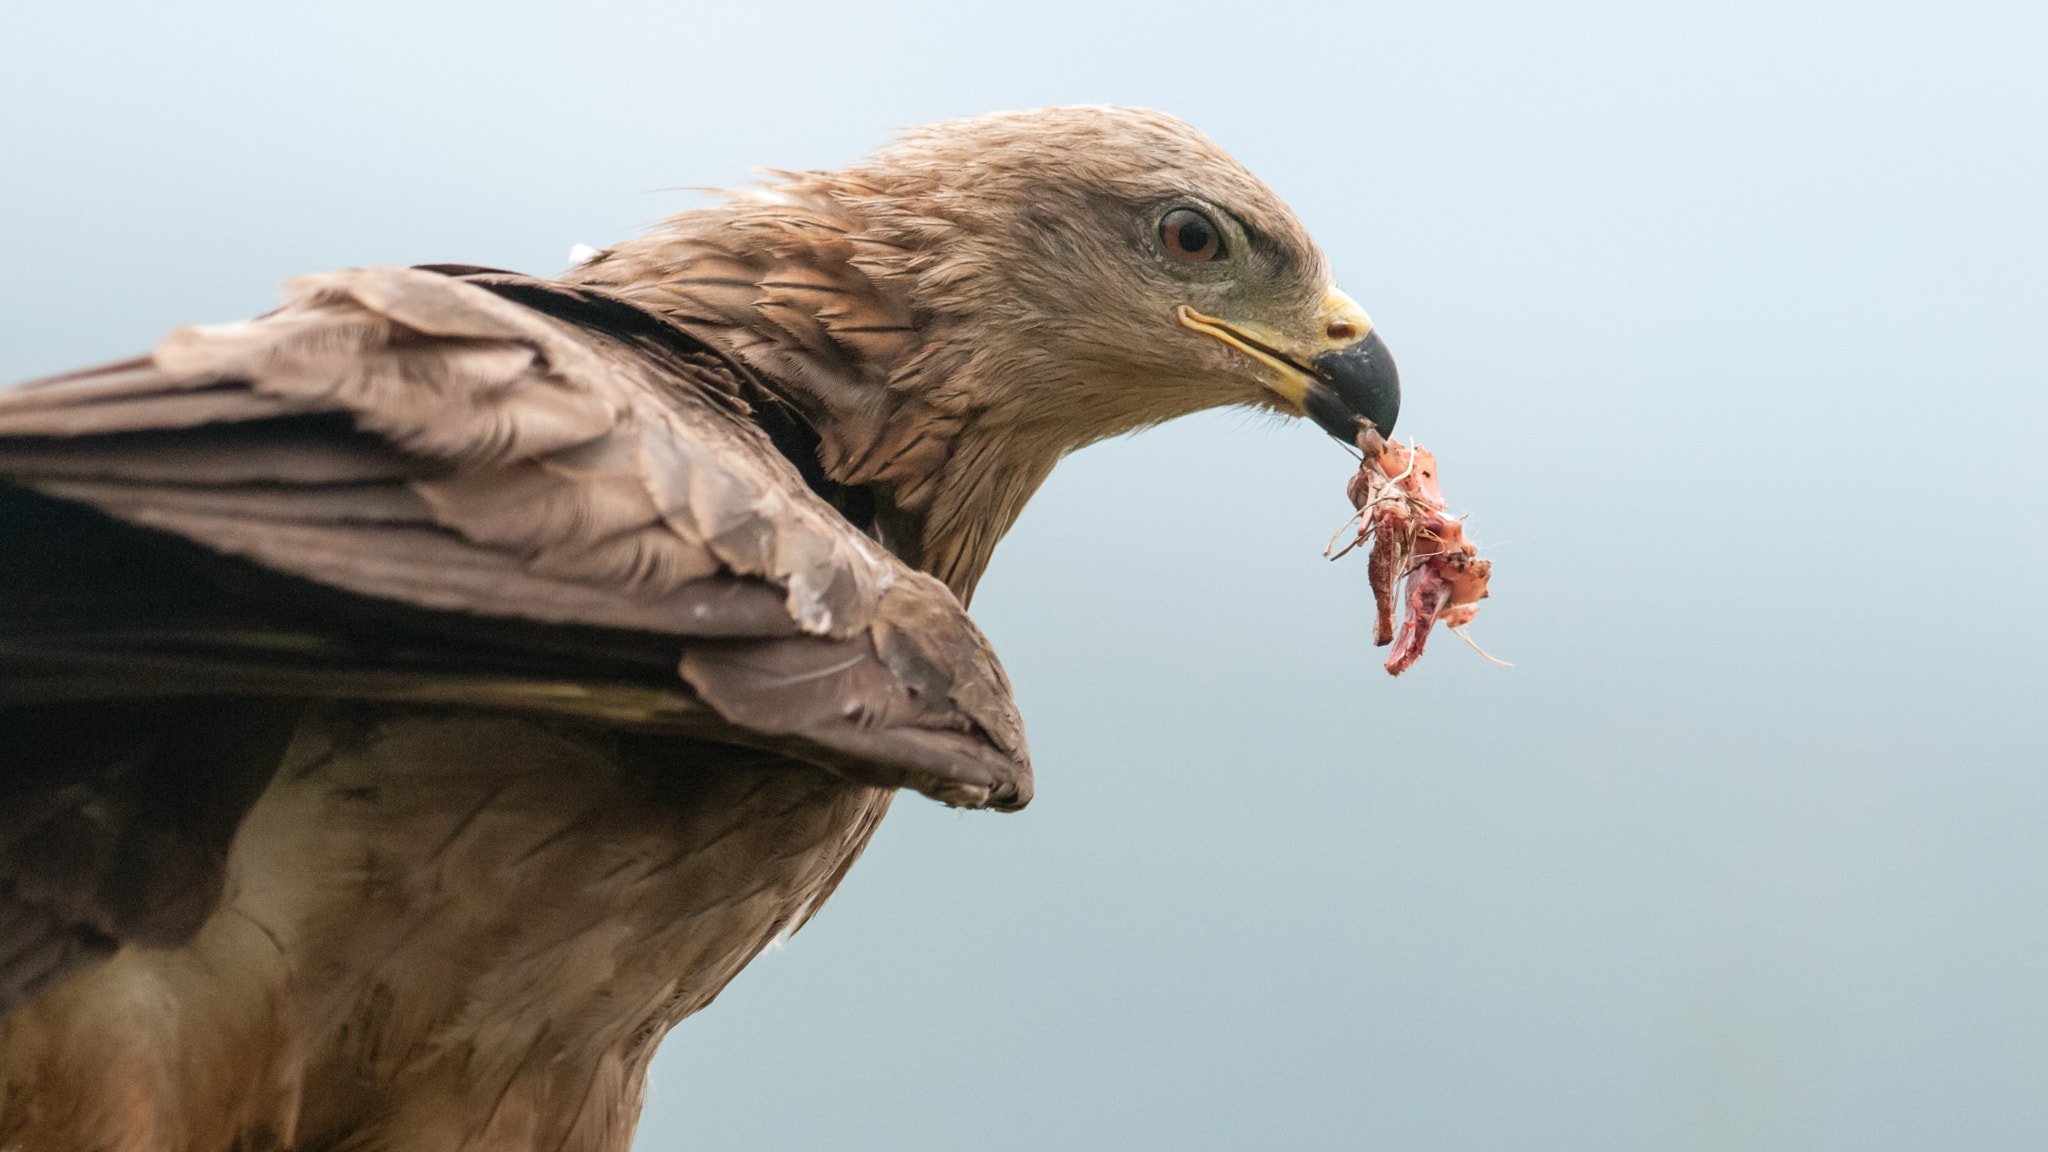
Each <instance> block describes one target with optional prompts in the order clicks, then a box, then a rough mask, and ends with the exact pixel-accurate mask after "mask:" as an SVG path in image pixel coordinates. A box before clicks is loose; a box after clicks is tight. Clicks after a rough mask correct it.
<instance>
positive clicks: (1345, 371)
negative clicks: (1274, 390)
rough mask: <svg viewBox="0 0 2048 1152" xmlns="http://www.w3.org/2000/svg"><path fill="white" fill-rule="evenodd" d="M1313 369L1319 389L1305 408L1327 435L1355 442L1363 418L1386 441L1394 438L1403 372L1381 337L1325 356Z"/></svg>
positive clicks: (1372, 334)
mask: <svg viewBox="0 0 2048 1152" xmlns="http://www.w3.org/2000/svg"><path fill="white" fill-rule="evenodd" d="M1309 367H1310V368H1311V369H1312V370H1313V371H1314V372H1315V375H1316V381H1317V383H1318V384H1319V385H1320V387H1312V388H1310V389H1309V390H1308V395H1307V396H1306V397H1305V398H1304V399H1303V401H1302V404H1303V407H1305V408H1306V409H1307V410H1308V414H1309V416H1310V418H1312V419H1313V420H1315V422H1316V423H1317V424H1319V425H1321V426H1322V428H1323V430H1324V431H1326V432H1328V433H1329V434H1330V435H1332V436H1335V437H1336V438H1337V439H1339V440H1342V441H1344V442H1345V443H1346V444H1352V443H1356V442H1357V439H1358V422H1359V421H1360V420H1362V419H1363V420H1370V421H1372V424H1373V427H1374V428H1376V429H1378V430H1379V434H1380V435H1382V436H1391V435H1393V434H1394V420H1395V419H1396V418H1397V417H1399V416H1400V414H1401V373H1400V371H1399V370H1398V369H1396V368H1395V367H1394V356H1393V353H1391V352H1388V351H1387V344H1386V341H1384V340H1381V339H1380V334H1379V333H1378V332H1367V333H1366V334H1365V339H1363V340H1360V341H1358V342H1357V343H1356V344H1351V345H1348V346H1346V347H1343V348H1337V349H1333V350H1331V351H1329V352H1324V353H1322V354H1321V355H1319V356H1317V357H1316V358H1315V360H1313V361H1312V362H1310V364H1309Z"/></svg>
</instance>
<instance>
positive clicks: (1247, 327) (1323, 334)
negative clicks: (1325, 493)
mask: <svg viewBox="0 0 2048 1152" xmlns="http://www.w3.org/2000/svg"><path fill="white" fill-rule="evenodd" d="M1177 314H1178V316H1179V317H1180V322H1181V323H1182V324H1183V325H1185V326H1186V327H1189V328H1192V329H1194V330H1195V331H1197V332H1200V333H1202V334H1203V335H1205V336H1213V337H1215V338H1216V339H1218V340H1221V341H1223V342H1224V343H1225V344H1228V345H1230V346H1231V347H1232V348H1235V349H1237V350H1238V351H1240V352H1243V353H1244V354H1245V355H1247V356H1250V357H1251V358H1252V359H1254V360H1256V361H1258V362H1259V364H1260V366H1261V367H1262V368H1263V369H1264V371H1262V372H1261V373H1260V375H1259V382H1260V383H1261V384H1264V385H1265V386H1266V387H1267V388H1268V389H1269V390H1271V391H1272V392H1274V393H1276V394H1278V395H1279V396H1280V398H1281V399H1283V400H1285V401H1287V402H1288V404H1289V405H1291V406H1292V407H1294V408H1295V409H1296V410H1297V411H1299V412H1300V413H1301V414H1302V415H1304V416H1307V417H1308V418H1309V419H1311V420H1314V421H1315V422H1316V423H1317V424H1318V425H1320V426H1321V427H1322V429H1323V430H1324V431H1325V432H1328V433H1329V434H1330V435H1332V436H1335V437H1336V438H1337V439H1339V440H1342V441H1344V442H1345V443H1346V444H1352V443H1356V442H1357V439H1358V433H1359V430H1360V428H1359V425H1360V422H1361V421H1363V422H1364V423H1365V424H1368V425H1370V426H1371V427H1372V428H1373V429H1375V430H1376V431H1378V432H1379V434H1380V435H1382V436H1388V435H1392V434H1393V431H1394V420H1395V418H1396V417H1398V416H1399V415H1400V414H1401V374H1400V373H1399V372H1398V371H1396V370H1395V368H1394V357H1393V356H1392V354H1390V353H1389V352H1388V351H1387V345H1386V342H1385V341H1383V340H1381V339H1380V334H1379V333H1378V332H1375V331H1374V330H1373V326H1372V320H1371V318H1370V317H1368V316H1366V314H1365V309H1363V308H1360V307H1359V306H1358V303H1357V301H1355V300H1353V299H1351V297H1349V296H1346V295H1345V294H1344V293H1342V292H1339V291H1337V290H1336V289H1335V288H1332V289H1330V290H1329V291H1328V292H1327V293H1325V294H1324V295H1323V302H1322V306H1321V307H1320V308H1318V309H1317V311H1316V325H1315V330H1314V331H1313V332H1311V333H1308V334H1306V335H1305V336H1304V335H1301V334H1288V333H1284V332H1281V331H1279V330H1277V329H1274V328H1272V327H1270V326H1268V325H1265V324H1260V323H1256V322H1252V321H1242V320H1238V321H1232V320H1219V319H1217V318H1216V317H1214V316H1204V315H1202V314H1201V313H1200V312H1197V311H1195V310H1194V309H1192V308H1190V307H1188V306H1187V305H1185V304H1183V305H1181V306H1180V307H1179V309H1178V310H1177Z"/></svg>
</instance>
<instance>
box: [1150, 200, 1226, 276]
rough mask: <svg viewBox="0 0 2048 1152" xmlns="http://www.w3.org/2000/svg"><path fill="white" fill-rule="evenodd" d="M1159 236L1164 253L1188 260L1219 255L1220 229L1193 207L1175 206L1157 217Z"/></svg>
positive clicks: (1199, 261)
mask: <svg viewBox="0 0 2048 1152" xmlns="http://www.w3.org/2000/svg"><path fill="white" fill-rule="evenodd" d="M1159 239H1160V242H1161V243H1163V244H1165V245H1166V254H1167V255H1169V256H1171V257H1173V258H1174V259H1175V260H1179V261H1182V262H1184V263H1188V264H1206V263H1208V262H1209V261H1211V260H1220V259H1222V258H1223V233H1222V232H1221V231H1220V230H1218V229H1217V227H1216V225H1215V224H1213V223H1211V222H1210V220H1209V218H1208V217H1207V216H1204V215H1202V214H1201V213H1200V212H1197V211H1195V210H1194V209H1193V208H1175V209H1174V210H1173V211H1171V212H1168V213H1167V214H1166V217H1165V218H1164V219H1162V220H1160V221H1159Z"/></svg>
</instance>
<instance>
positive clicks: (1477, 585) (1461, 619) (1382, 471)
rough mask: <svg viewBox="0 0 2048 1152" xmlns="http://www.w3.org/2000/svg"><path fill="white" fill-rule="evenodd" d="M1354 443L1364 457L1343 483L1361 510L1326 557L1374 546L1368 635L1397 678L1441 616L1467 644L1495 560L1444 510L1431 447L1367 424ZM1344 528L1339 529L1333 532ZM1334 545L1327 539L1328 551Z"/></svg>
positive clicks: (1417, 655)
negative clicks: (1482, 554)
mask: <svg viewBox="0 0 2048 1152" xmlns="http://www.w3.org/2000/svg"><path fill="white" fill-rule="evenodd" d="M1358 449H1359V451H1360V452H1361V453H1363V455H1364V458H1363V459H1362V460H1361V461H1359V465H1358V471H1357V473H1355V474H1354V475H1353V476H1352V477H1351V482H1350V484H1349V485H1348V486H1346V488H1345V494H1346V495H1347V496H1349V497H1350V498H1351V504H1352V506H1353V507H1355V508H1357V509H1358V517H1357V519H1356V520H1354V521H1347V522H1346V523H1345V529H1350V530H1353V531H1355V533H1356V537H1355V538H1354V539H1353V540H1352V541H1351V542H1350V543H1349V544H1346V545H1345V546H1344V547H1343V548H1342V549H1341V550H1337V551H1335V552H1334V554H1333V555H1331V557H1330V558H1331V559H1333V560H1334V559H1336V558H1337V557H1338V556H1342V555H1344V553H1346V552H1349V551H1351V550H1352V549H1353V548H1358V547H1362V546H1364V545H1366V544H1368V543H1370V544H1371V545H1372V550H1371V552H1370V553H1369V556H1370V559H1369V560H1368V562H1367V565H1366V576H1367V578H1368V579H1369V580H1370V581H1371V583H1372V597H1373V603H1374V606H1375V608H1376V610H1377V617H1376V619H1375V620H1374V621H1373V637H1372V640H1373V643H1374V644H1381V645H1384V644H1392V645H1393V646H1394V651H1393V652H1392V653H1391V654H1390V655H1389V656H1388V657H1387V663H1386V669H1387V671H1388V673H1390V674H1391V675H1395V676H1399V675H1400V674H1401V673H1403V672H1405V671H1407V670H1408V668H1409V667H1410V666H1411V665H1413V664H1414V663H1415V662H1416V661H1417V660H1419V659H1421V658H1422V648H1423V645H1424V644H1426V643H1428V641H1429V630H1430V628H1432V627H1433V626H1434V625H1435V624H1436V622H1437V621H1439V620H1441V621H1443V624H1444V627H1446V628H1449V629H1451V630H1452V631H1453V632H1457V634H1458V636H1459V638H1460V639H1463V640H1465V642H1466V643H1468V644H1470V643H1472V641H1471V639H1470V637H1467V636H1465V634H1464V633H1463V632H1461V631H1458V630H1459V629H1461V628H1463V627H1464V626H1465V625H1467V624H1470V623H1471V622H1472V618H1473V617H1474V616H1476V615H1478V614H1479V602H1480V601H1481V600H1484V599H1486V596H1487V591H1486V582H1487V579H1488V578H1489V577H1490V576H1492V574H1493V562H1492V561H1490V560H1481V559H1480V558H1479V550H1478V549H1477V548H1475V547H1474V546H1473V545H1472V543H1471V542H1470V541H1468V540H1466V539H1465V525H1464V522H1463V520H1461V519H1460V518H1459V517H1456V516H1453V515H1451V514H1450V512H1449V511H1448V510H1447V509H1446V506H1445V503H1444V494H1443V489H1442V488H1441V487H1439V485H1438V483H1437V473H1436V457H1435V456H1434V455H1432V454H1431V453H1430V451H1429V449H1427V448H1420V447H1413V446H1408V447H1404V446H1403V445H1402V444H1401V443H1400V442H1399V441H1389V440H1386V439H1383V438H1382V437H1381V436H1380V434H1379V433H1378V432H1375V431H1373V430H1371V429H1367V430H1366V431H1364V432H1361V433H1360V434H1359V437H1358ZM1343 534H1344V530H1343V529H1340V530H1339V531H1338V536H1339V537H1340V538H1341V537H1342V536H1343ZM1335 545H1336V541H1335V540H1333V541H1331V546H1332V548H1333V549H1334V548H1335ZM1404 582H1405V583H1404ZM1397 584H1401V585H1403V586H1402V588H1401V592H1402V596H1401V599H1402V600H1404V601H1405V602H1406V603H1405V605H1404V607H1405V609H1406V611H1405V612H1404V613H1402V615H1401V619H1400V623H1399V626H1398V627H1396V625H1395V588H1396V585H1397ZM1473 647H1474V648H1477V647H1478V645H1476V644H1473ZM1480 654H1481V655H1485V653H1484V652H1481V653H1480ZM1487 659H1489V660H1492V659H1493V657H1491V656H1487ZM1495 663H1500V661H1495Z"/></svg>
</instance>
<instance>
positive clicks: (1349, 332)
mask: <svg viewBox="0 0 2048 1152" xmlns="http://www.w3.org/2000/svg"><path fill="white" fill-rule="evenodd" d="M1325 331H1327V332H1328V333H1329V334H1330V339H1332V340H1349V339H1351V338H1352V337H1353V336H1356V335H1358V329H1356V328H1353V327H1352V326H1351V325H1350V324H1348V323H1346V322H1344V321H1342V320H1332V321H1330V326H1329V328H1327V329H1325Z"/></svg>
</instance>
